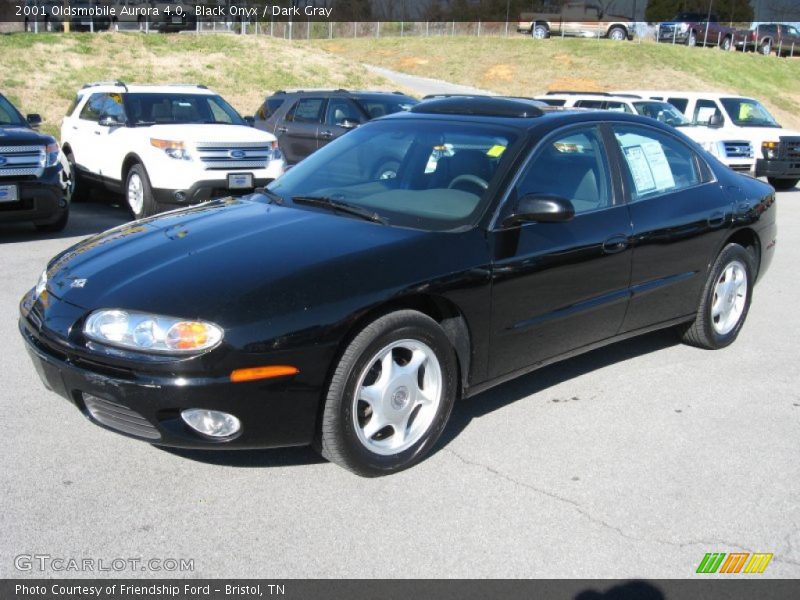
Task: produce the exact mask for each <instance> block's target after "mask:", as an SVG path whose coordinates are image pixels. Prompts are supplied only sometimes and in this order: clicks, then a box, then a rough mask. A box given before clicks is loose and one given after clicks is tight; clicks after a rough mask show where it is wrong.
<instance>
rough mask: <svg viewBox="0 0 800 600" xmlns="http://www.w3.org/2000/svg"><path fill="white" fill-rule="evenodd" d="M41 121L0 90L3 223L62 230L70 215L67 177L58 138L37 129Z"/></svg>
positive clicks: (0, 209) (0, 220)
mask: <svg viewBox="0 0 800 600" xmlns="http://www.w3.org/2000/svg"><path fill="white" fill-rule="evenodd" d="M41 122H42V118H41V117H40V116H39V115H36V114H33V115H28V116H27V117H23V116H22V115H21V114H20V112H19V111H18V110H17V109H16V108H14V105H13V104H11V102H9V101H8V100H7V99H6V98H5V96H3V95H2V94H0V223H16V222H20V221H23V222H32V223H33V224H34V225H36V228H37V229H39V230H41V231H61V230H62V229H64V227H65V226H66V225H67V220H68V219H69V201H68V199H67V194H66V190H67V178H66V177H65V174H64V171H63V167H62V164H61V161H60V160H59V147H58V143H57V142H56V140H55V138H53V137H52V136H49V135H44V134H42V133H39V132H38V131H36V130H35V129H36V127H38V126H39V124H40V123H41Z"/></svg>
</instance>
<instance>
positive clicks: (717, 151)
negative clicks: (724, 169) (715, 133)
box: [700, 142, 725, 158]
mask: <svg viewBox="0 0 800 600" xmlns="http://www.w3.org/2000/svg"><path fill="white" fill-rule="evenodd" d="M700 145H701V146H702V148H703V150H705V151H706V152H708V153H709V154H710V155H711V156H716V157H717V158H723V157H724V156H725V153H724V152H723V151H722V148H721V146H722V144H721V143H720V142H703V143H701V144H700Z"/></svg>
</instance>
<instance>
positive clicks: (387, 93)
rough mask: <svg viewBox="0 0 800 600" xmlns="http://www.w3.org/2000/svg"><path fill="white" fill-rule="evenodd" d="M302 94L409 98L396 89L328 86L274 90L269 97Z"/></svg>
mask: <svg viewBox="0 0 800 600" xmlns="http://www.w3.org/2000/svg"><path fill="white" fill-rule="evenodd" d="M302 94H325V95H326V96H362V97H365V96H375V97H376V98H377V97H386V96H391V97H397V98H411V96H409V95H408V94H404V93H403V92H398V91H385V90H345V89H336V90H332V89H330V88H304V89H302V90H300V89H295V90H275V91H274V92H273V93H272V94H270V95H269V97H270V98H274V97H275V96H284V95H285V96H291V95H298V96H299V95H302Z"/></svg>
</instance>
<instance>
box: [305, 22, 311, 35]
mask: <svg viewBox="0 0 800 600" xmlns="http://www.w3.org/2000/svg"><path fill="white" fill-rule="evenodd" d="M306 39H307V40H310V39H311V20H310V19H309V20H308V21H306Z"/></svg>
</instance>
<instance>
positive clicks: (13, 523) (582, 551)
mask: <svg viewBox="0 0 800 600" xmlns="http://www.w3.org/2000/svg"><path fill="white" fill-rule="evenodd" d="M778 206H779V208H778V213H779V238H778V239H779V243H778V246H777V255H776V258H775V261H774V263H773V265H772V268H771V270H770V272H769V273H767V275H766V276H765V278H764V280H763V281H762V282H761V283H760V284H759V286H758V287H757V288H756V289H755V294H754V301H753V306H752V308H751V310H750V314H749V317H748V320H747V323H746V325H745V327H744V330H743V331H742V334H741V336H740V337H739V339H738V341H737V342H736V343H735V344H734V345H733V346H731V347H729V348H727V349H725V350H721V351H717V352H710V351H703V350H699V349H696V348H690V347H687V346H683V345H680V344H678V343H676V340H675V338H674V337H673V336H672V335H671V334H670V333H669V332H662V333H656V334H652V335H648V336H645V337H642V338H639V339H635V340H631V341H627V342H624V343H619V344H616V345H614V346H611V347H608V348H605V349H602V350H598V351H595V352H592V353H590V354H586V355H583V356H581V357H578V358H575V359H571V360H568V361H566V362H563V363H560V364H557V365H553V366H550V367H548V368H545V369H543V370H540V371H538V372H536V373H533V374H531V375H528V376H526V377H523V378H521V379H518V380H516V381H514V382H511V383H508V384H505V385H503V386H500V387H498V388H495V389H493V390H490V391H488V392H485V393H483V394H481V395H479V396H477V397H474V398H471V399H469V400H465V401H462V402H460V403H459V404H457V405H456V408H455V410H454V414H453V417H452V420H451V422H450V424H449V426H448V428H447V431H446V433H445V435H444V439H443V440H442V441H441V443H440V444H439V447H438V449H437V451H436V452H435V453H434V454H433V455H432V456H430V457H429V458H428V459H427V460H425V461H424V462H423V463H421V464H420V465H418V466H416V467H414V468H413V469H411V470H408V471H405V472H403V473H401V474H398V475H395V476H391V477H386V478H381V479H372V480H369V479H362V478H359V477H356V476H354V475H351V474H350V473H348V472H346V471H344V470H342V469H340V468H339V467H337V466H335V465H332V464H329V463H327V462H324V461H323V460H321V459H320V458H318V457H317V455H315V454H314V453H313V452H312V451H311V450H309V449H305V448H295V449H285V450H268V451H259V452H235V453H232V452H229V453H226V452H188V451H180V452H178V451H168V450H163V449H159V448H157V447H155V446H151V445H148V444H146V443H142V442H139V441H135V440H132V439H129V438H125V437H122V436H119V435H116V434H114V433H111V432H108V431H106V430H103V429H101V428H99V427H96V426H94V425H92V424H91V423H90V422H89V421H87V420H86V419H85V418H84V417H83V416H82V415H81V414H80V413H79V412H78V411H77V410H76V409H75V408H74V407H72V406H71V405H70V404H69V403H68V402H67V401H65V400H63V399H61V398H60V397H58V396H56V395H55V394H53V393H51V392H48V391H46V390H45V389H44V388H43V387H42V385H41V383H40V382H39V380H38V378H37V376H36V373H35V372H34V369H33V367H32V365H31V363H30V361H29V359H28V357H27V355H26V354H25V351H24V348H23V343H22V340H21V338H20V335H19V333H18V331H17V303H18V301H19V299H20V297H21V296H22V295H23V293H24V292H25V291H26V290H27V289H29V288H30V287H31V286H33V285H34V284H35V283H36V280H37V278H38V276H39V273H40V272H41V270H42V268H43V267H44V265H45V264H46V261H47V260H48V258H50V257H51V256H53V255H54V254H56V253H57V252H59V251H60V250H62V249H64V248H66V247H67V246H69V245H71V244H73V243H75V242H77V241H78V240H80V239H81V238H82V237H83V236H86V235H89V234H91V233H92V232H95V231H100V230H102V229H104V228H107V227H111V226H113V225H116V224H119V223H122V222H124V221H125V220H126V219H127V215H126V213H125V211H124V210H123V209H122V208H119V207H116V208H115V207H110V206H106V205H102V204H78V205H75V206H73V217H72V220H71V222H70V224H69V227H68V229H67V231H65V232H64V233H63V234H60V235H56V236H52V235H42V234H38V233H36V232H34V231H33V230H32V229H31V228H26V227H22V226H20V227H13V228H9V227H4V228H0V274H1V275H2V278H1V279H2V284H1V285H0V427H2V428H3V432H2V435H0V456H1V457H2V463H1V464H2V468H0V489H1V490H2V492H1V493H0V531H2V535H0V577H18V576H22V577H29V576H31V577H33V576H48V577H61V576H68V577H79V576H84V577H86V576H89V577H91V576H96V575H99V576H109V575H114V574H118V575H121V576H126V577H131V576H132V577H137V576H156V577H163V576H170V575H179V576H190V577H223V576H224V577H269V578H283V577H359V578H375V577H443V576H444V577H614V578H616V577H624V578H627V577H644V578H665V577H677V578H680V577H692V576H694V573H695V570H696V568H697V566H698V564H699V563H700V561H701V560H702V559H703V556H704V555H705V553H707V552H736V551H742V552H769V553H773V554H774V558H773V559H772V562H771V563H770V564H769V566H768V568H767V569H766V571H765V573H764V574H763V575H762V576H761V577H791V578H796V577H799V576H800V509H799V507H798V498H800V460H799V459H800V456H799V453H798V449H799V445H798V440H799V439H800V392H799V391H798V390H799V389H800V386H798V383H800V381H799V379H800V377H798V367H797V360H798V351H797V348H798V345H797V344H798V339H800V318H798V311H797V306H798V304H797V303H798V297H800V278H798V275H797V271H798V269H797V265H798V264H800V245H798V244H800V190H795V191H792V192H786V193H781V194H779V200H778ZM20 555H22V556H23V559H22V560H21V562H20V559H19V558H16V557H19V556H20ZM28 555H46V556H49V557H50V559H54V558H55V559H58V558H61V559H70V558H74V559H77V560H81V559H91V560H93V561H95V562H94V564H95V568H98V564H99V562H98V561H103V562H102V564H103V565H104V566H105V567H106V568H110V567H109V566H110V565H112V564H113V561H114V560H115V559H123V560H125V561H128V560H129V559H137V558H138V559H143V560H150V559H156V560H161V561H165V560H169V559H189V560H192V561H193V570H185V571H183V572H181V571H178V572H163V571H157V570H147V567H146V568H145V570H142V569H141V566H137V567H136V568H128V567H126V568H125V569H123V570H122V571H120V572H119V573H115V572H114V571H106V572H76V571H58V570H54V569H53V568H52V566H53V563H48V564H49V565H50V567H51V568H48V569H46V570H45V571H39V569H38V565H39V564H41V561H40V562H36V560H34V561H33V563H32V565H31V569H32V570H30V571H19V570H18V569H17V567H23V568H25V567H26V565H28V564H31V563H30V561H28V562H26V560H25V558H24V557H25V556H28ZM15 558H16V560H15ZM50 559H45V562H46V561H48V560H50ZM58 564H59V565H61V566H62V567H63V566H64V565H66V564H69V563H58ZM116 564H117V565H120V564H121V563H119V562H117V563H116ZM129 564H130V563H129ZM162 564H163V562H162ZM167 564H168V565H171V566H173V563H171V562H170V563H167ZM151 566H152V565H151Z"/></svg>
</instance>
